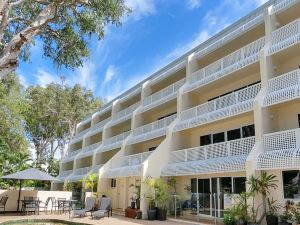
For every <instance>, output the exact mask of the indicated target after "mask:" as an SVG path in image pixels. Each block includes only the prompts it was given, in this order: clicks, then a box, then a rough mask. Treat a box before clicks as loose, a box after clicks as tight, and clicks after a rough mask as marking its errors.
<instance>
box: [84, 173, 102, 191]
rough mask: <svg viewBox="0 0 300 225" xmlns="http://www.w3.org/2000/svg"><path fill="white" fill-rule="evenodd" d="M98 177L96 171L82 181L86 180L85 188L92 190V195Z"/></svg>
mask: <svg viewBox="0 0 300 225" xmlns="http://www.w3.org/2000/svg"><path fill="white" fill-rule="evenodd" d="M97 179H98V175H97V174H96V173H92V174H90V175H89V176H88V177H87V178H86V179H85V180H83V181H82V182H84V188H85V189H90V190H91V192H92V196H94V188H95V185H96V184H97Z"/></svg>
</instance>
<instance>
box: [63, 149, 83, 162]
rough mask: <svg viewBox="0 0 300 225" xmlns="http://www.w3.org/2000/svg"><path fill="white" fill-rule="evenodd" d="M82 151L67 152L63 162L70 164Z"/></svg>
mask: <svg viewBox="0 0 300 225" xmlns="http://www.w3.org/2000/svg"><path fill="white" fill-rule="evenodd" d="M81 150H82V149H78V150H75V151H68V152H67V153H66V155H65V157H64V159H63V162H64V163H65V162H70V161H73V160H74V159H75V157H76V156H77V155H78V154H79V153H80V152H81Z"/></svg>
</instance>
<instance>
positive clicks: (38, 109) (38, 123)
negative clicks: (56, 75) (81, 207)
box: [24, 83, 101, 175]
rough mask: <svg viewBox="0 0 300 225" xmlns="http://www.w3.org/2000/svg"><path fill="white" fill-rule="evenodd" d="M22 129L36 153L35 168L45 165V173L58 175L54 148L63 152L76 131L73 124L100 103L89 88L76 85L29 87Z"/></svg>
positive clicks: (53, 84)
mask: <svg viewBox="0 0 300 225" xmlns="http://www.w3.org/2000/svg"><path fill="white" fill-rule="evenodd" d="M25 94H26V95H25V96H26V105H27V108H26V110H25V111H24V117H25V122H26V123H25V124H26V125H25V128H26V132H27V135H28V138H29V140H30V142H32V143H33V145H34V149H35V155H36V167H38V168H41V167H42V165H45V164H46V165H47V168H48V171H47V172H48V173H50V174H53V175H54V174H57V172H58V162H57V161H55V159H54V156H55V154H56V152H57V151H60V152H61V155H63V154H64V149H65V148H66V146H67V144H68V142H69V141H70V139H71V138H72V136H73V135H74V134H75V129H76V124H77V123H79V122H80V121H81V120H82V119H83V118H84V117H86V116H87V115H88V114H90V113H91V112H92V111H94V110H95V109H96V108H97V107H99V106H100V104H101V101H100V100H99V99H97V98H94V97H93V94H92V92H91V91H89V90H87V89H85V88H83V87H81V86H80V85H75V86H73V87H70V86H66V85H63V84H55V83H52V84H49V85H48V86H46V87H45V88H44V87H40V86H30V87H28V88H27V90H26V92H25Z"/></svg>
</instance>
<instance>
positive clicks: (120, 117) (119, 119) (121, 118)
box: [110, 102, 141, 126]
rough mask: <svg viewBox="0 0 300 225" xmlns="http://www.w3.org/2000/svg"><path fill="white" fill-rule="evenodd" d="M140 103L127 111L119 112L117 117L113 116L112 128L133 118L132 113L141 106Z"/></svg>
mask: <svg viewBox="0 0 300 225" xmlns="http://www.w3.org/2000/svg"><path fill="white" fill-rule="evenodd" d="M140 104H141V103H140V102H137V103H135V104H133V105H131V106H129V107H128V108H126V109H123V110H121V111H120V112H117V113H116V114H115V115H113V116H112V120H111V122H110V126H113V125H115V124H118V123H120V122H122V121H126V120H128V119H130V118H131V117H132V113H133V111H134V110H136V109H137V108H138V107H139V106H140Z"/></svg>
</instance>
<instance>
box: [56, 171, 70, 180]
mask: <svg viewBox="0 0 300 225" xmlns="http://www.w3.org/2000/svg"><path fill="white" fill-rule="evenodd" d="M72 172H73V170H65V171H60V172H59V175H58V176H57V178H58V179H60V180H61V181H64V179H65V178H66V177H68V176H70V175H71V174H72Z"/></svg>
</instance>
